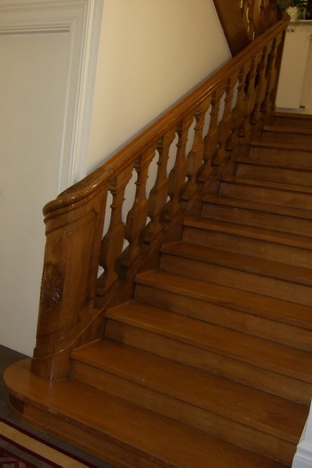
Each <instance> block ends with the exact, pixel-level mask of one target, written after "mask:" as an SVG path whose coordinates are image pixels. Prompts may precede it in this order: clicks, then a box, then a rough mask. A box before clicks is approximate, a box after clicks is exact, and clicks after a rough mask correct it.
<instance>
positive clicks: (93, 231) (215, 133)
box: [32, 15, 289, 379]
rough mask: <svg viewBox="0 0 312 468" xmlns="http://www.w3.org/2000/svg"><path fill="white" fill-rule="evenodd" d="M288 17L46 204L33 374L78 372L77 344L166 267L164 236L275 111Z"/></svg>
mask: <svg viewBox="0 0 312 468" xmlns="http://www.w3.org/2000/svg"><path fill="white" fill-rule="evenodd" d="M288 20H289V18H288V16H287V15H284V16H282V18H281V19H280V20H279V21H278V22H277V23H276V24H274V25H273V26H272V27H270V28H269V29H268V30H267V31H265V33H263V34H262V35H261V37H258V38H256V39H255V40H254V41H253V42H252V43H251V44H250V45H248V47H246V48H245V49H244V51H242V52H240V53H239V54H237V55H236V56H235V57H234V58H233V59H232V60H231V61H230V62H229V63H227V64H226V65H225V66H224V67H222V68H221V69H220V70H218V71H217V72H216V73H215V74H214V75H213V76H211V77H210V78H208V79H207V80H206V81H205V82H203V83H202V84H201V85H200V86H199V87H198V88H196V89H195V90H194V91H192V92H191V93H190V94H189V95H188V96H187V97H186V98H184V99H183V100H181V101H180V102H179V103H178V104H177V105H175V106H174V107H173V108H172V109H171V110H169V111H168V112H167V113H166V114H164V115H163V116H162V117H161V118H160V119H158V120H157V121H156V122H155V123H153V124H152V125H151V126H150V127H148V128H147V129H146V130H144V131H143V132H142V133H141V134H140V135H139V136H137V137H136V138H134V139H133V140H132V141H131V142H130V143H129V144H127V145H126V146H125V147H124V148H122V149H121V150H120V151H118V152H117V153H116V154H115V155H114V156H113V157H112V158H111V159H110V160H109V161H107V162H105V163H104V164H103V165H102V166H101V167H100V168H98V169H97V170H95V171H94V172H92V173H91V174H90V175H88V176H87V177H86V178H85V179H83V180H82V181H80V182H78V183H77V184H75V185H73V186H72V187H70V188H69V189H68V190H66V191H65V192H63V193H62V194H60V195H59V197H58V198H57V199H56V200H54V201H52V202H50V203H48V204H47V205H46V206H45V208H44V214H45V222H46V236H47V240H46V249H45V258H44V270H43V278H42V287H41V298H40V313H39V320H38V331H37V344H36V348H35V350H34V356H33V359H32V371H33V373H35V374H36V375H38V376H41V377H44V378H49V379H54V378H64V377H67V376H69V375H70V370H71V363H70V352H71V350H72V349H73V348H74V347H76V346H78V345H81V344H83V343H86V342H88V341H90V340H94V339H97V338H99V337H100V336H101V335H102V332H103V328H104V326H105V310H106V308H107V307H108V306H111V305H114V304H116V303H119V302H122V301H124V300H128V299H131V298H132V297H133V287H134V278H135V275H136V274H137V272H139V271H141V270H142V269H146V268H150V267H153V266H156V265H158V262H159V255H160V254H159V252H160V246H161V244H162V243H163V242H166V241H169V240H172V239H179V237H180V234H181V226H182V221H183V216H184V214H185V213H186V212H187V211H189V210H193V211H196V210H199V209H200V207H201V199H202V196H203V194H204V193H205V191H207V190H211V187H210V186H211V181H212V180H214V179H213V178H216V180H217V179H218V176H219V174H220V171H221V170H222V168H223V167H224V165H225V164H226V162H227V161H228V160H229V158H235V155H236V154H237V152H238V151H243V149H244V147H245V146H246V145H247V144H248V142H249V141H250V138H251V136H252V135H253V134H254V132H256V131H259V129H261V127H262V125H263V123H264V122H265V120H266V118H267V117H268V115H269V114H270V112H271V111H272V109H274V101H275V94H276V88H277V80H278V72H279V65H280V58H281V52H282V47H283V41H284V31H285V29H286V26H287V24H288ZM134 179H135V180H134ZM130 189H131V190H130ZM129 194H130V195H129ZM125 199H126V202H125ZM127 204H128V206H127ZM108 205H109V206H108Z"/></svg>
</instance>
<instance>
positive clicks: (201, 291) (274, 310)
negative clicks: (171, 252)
mask: <svg viewBox="0 0 312 468" xmlns="http://www.w3.org/2000/svg"><path fill="white" fill-rule="evenodd" d="M136 279H137V282H138V283H140V284H143V285H148V286H152V287H156V288H157V287H158V288H159V289H164V290H167V291H172V292H176V293H178V294H182V295H188V296H191V297H194V298H196V299H199V300H204V301H205V300H206V301H208V302H211V303H214V304H218V305H220V306H222V307H227V308H230V309H236V310H240V311H241V312H245V313H250V314H254V315H259V316H262V317H265V318H269V319H270V320H274V321H277V322H282V323H288V324H289V325H294V326H298V327H302V328H306V329H309V330H311V329H312V316H311V308H310V307H308V306H304V305H301V304H295V303H290V302H287V301H283V300H281V299H275V298H271V297H268V296H262V295H260V294H256V293H251V292H249V291H244V290H238V289H235V288H231V287H229V286H223V285H219V284H215V283H211V282H208V281H203V280H198V279H193V278H187V277H185V276H181V275H177V274H174V273H168V272H165V271H160V270H153V271H148V272H144V273H140V274H139V275H137V277H136Z"/></svg>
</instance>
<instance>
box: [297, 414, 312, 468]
mask: <svg viewBox="0 0 312 468" xmlns="http://www.w3.org/2000/svg"><path fill="white" fill-rule="evenodd" d="M292 468H312V407H311V406H310V412H309V416H308V419H307V422H306V425H305V428H304V431H303V433H302V437H301V440H300V442H299V444H298V446H297V451H296V454H295V457H294V461H293V464H292Z"/></svg>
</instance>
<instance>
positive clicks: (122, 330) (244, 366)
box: [106, 302, 312, 405]
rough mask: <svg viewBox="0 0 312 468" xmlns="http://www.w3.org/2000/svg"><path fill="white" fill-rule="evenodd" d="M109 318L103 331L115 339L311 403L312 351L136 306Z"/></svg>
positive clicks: (120, 309)
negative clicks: (300, 361)
mask: <svg viewBox="0 0 312 468" xmlns="http://www.w3.org/2000/svg"><path fill="white" fill-rule="evenodd" d="M107 317H108V318H109V319H110V320H109V321H108V324H107V332H106V333H107V336H109V337H111V338H113V339H116V340H118V341H122V342H123V343H126V344H130V345H133V346H136V347H138V348H142V349H145V350H147V351H152V352H154V353H155V354H159V355H160V356H164V357H167V358H169V359H173V360H175V361H178V362H180V363H182V364H186V365H191V366H193V367H196V368H198V369H200V370H203V371H205V372H209V373H212V374H214V375H217V376H220V377H224V378H226V379H230V380H233V381H236V382H240V383H243V384H244V385H248V386H250V387H254V388H258V389H260V390H264V391H266V392H269V393H272V394H275V395H278V396H282V397H283V398H286V399H289V400H291V401H294V402H299V403H302V404H307V405H308V404H309V402H310V398H309V395H311V391H312V369H311V366H310V359H311V355H310V353H306V352H302V351H299V350H296V349H294V348H289V347H286V346H283V345H280V344H278V343H274V342H270V341H267V340H263V339H260V338H257V337H253V336H251V335H246V334H245V333H240V332H237V331H234V330H230V329H225V328H223V327H220V326H216V325H214V324H210V323H207V322H203V321H201V320H197V319H194V318H191V317H187V316H182V315H180V314H176V313H172V312H169V311H168V310H164V309H160V308H156V307H152V306H149V305H146V304H142V303H140V302H130V303H127V304H123V305H121V306H117V307H114V308H112V309H110V310H109V311H108V313H107ZM116 322H117V323H116ZM146 332H147V333H146ZM152 335H154V336H152ZM260 346H261V347H262V348H261V349H260ZM245 353H246V354H245ZM285 353H286V354H287V356H289V357H290V361H289V362H287V364H285ZM301 357H302V359H303V361H302V365H301V366H299V368H298V365H297V363H298V362H297V359H299V358H301ZM304 363H305V364H306V365H304Z"/></svg>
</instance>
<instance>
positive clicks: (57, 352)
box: [31, 191, 106, 380]
mask: <svg viewBox="0 0 312 468" xmlns="http://www.w3.org/2000/svg"><path fill="white" fill-rule="evenodd" d="M103 192H105V191H103ZM105 203H106V192H105V193H100V194H98V195H97V197H89V199H88V198H87V199H85V200H78V201H77V202H76V203H74V202H67V203H66V202H65V203H62V200H61V199H56V200H55V201H54V202H51V203H50V204H48V205H46V207H45V211H44V212H45V215H46V218H45V222H46V247H45V256H44V266H43V273H42V282H41V292H40V306H39V317H38V326H37V340H36V347H35V349H34V354H33V358H32V364H31V370H32V373H33V374H35V375H37V376H38V377H42V378H45V379H50V380H53V379H61V378H67V377H69V375H70V372H71V361H70V353H71V350H72V349H73V348H74V347H76V346H77V345H79V344H80V343H81V337H82V335H83V333H84V332H85V331H86V329H87V328H88V326H90V325H91V323H92V321H93V320H94V319H95V318H96V317H97V314H98V311H96V310H95V309H94V297H95V290H96V281H97V272H98V261H99V255H100V247H101V240H102V231H103V223H104V209H103V206H105ZM62 205H63V206H62Z"/></svg>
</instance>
